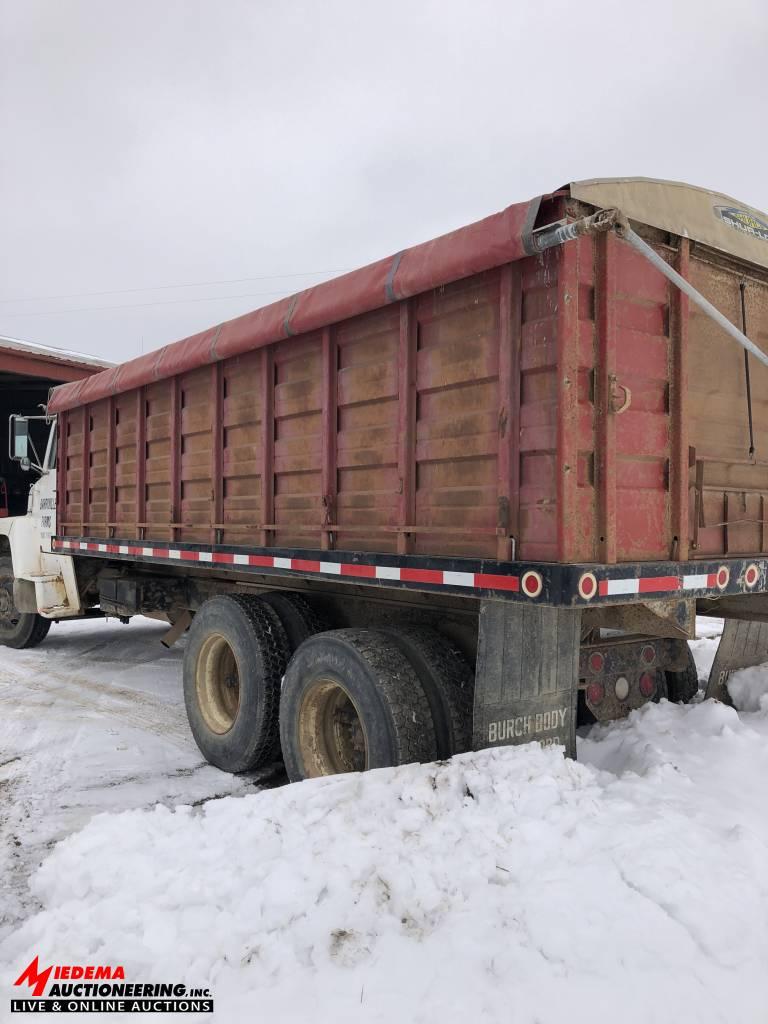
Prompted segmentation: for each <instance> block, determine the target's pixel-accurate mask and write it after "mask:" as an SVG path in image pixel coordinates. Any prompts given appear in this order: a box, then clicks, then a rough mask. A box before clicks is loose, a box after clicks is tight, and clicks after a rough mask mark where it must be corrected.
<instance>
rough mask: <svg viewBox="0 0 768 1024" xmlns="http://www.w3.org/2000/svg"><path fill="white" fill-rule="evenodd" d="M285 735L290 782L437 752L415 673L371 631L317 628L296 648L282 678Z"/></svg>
mask: <svg viewBox="0 0 768 1024" xmlns="http://www.w3.org/2000/svg"><path fill="white" fill-rule="evenodd" d="M280 739H281V741H282V748H283V758H284V760H285V767H286V771H287V772H288V778H289V779H290V780H291V782H298V781H300V780H302V779H308V778H317V777H318V776H322V775H336V774H339V773H342V772H357V771H366V770H367V769H370V768H390V767H393V766H394V765H400V764H410V763H412V762H417V761H433V760H434V759H435V757H436V756H437V744H436V739H435V728H434V724H433V721H432V715H431V713H430V708H429V704H428V702H427V698H426V696H425V693H424V689H423V687H422V685H421V682H420V681H419V678H418V675H417V674H416V672H415V671H414V669H413V668H412V666H411V664H410V662H409V661H408V659H407V657H406V656H405V655H404V654H403V652H402V651H401V650H400V649H399V648H398V646H397V645H396V644H395V643H394V641H393V640H392V639H391V637H389V636H387V634H385V633H383V632H379V631H377V630H372V629H337V630H333V631H331V632H326V633H318V634H316V635H315V636H312V637H310V638H309V639H308V640H306V641H305V642H304V643H303V644H302V645H301V646H300V647H299V649H298V650H297V651H296V653H295V654H294V656H293V658H292V659H291V662H290V665H289V666H288V670H287V672H286V674H285V680H284V682H283V693H282V699H281V703H280Z"/></svg>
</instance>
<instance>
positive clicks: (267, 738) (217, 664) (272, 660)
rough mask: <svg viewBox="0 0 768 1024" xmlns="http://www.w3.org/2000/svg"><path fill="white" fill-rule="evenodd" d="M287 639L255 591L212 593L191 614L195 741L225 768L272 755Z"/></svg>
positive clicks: (188, 699) (189, 666)
mask: <svg viewBox="0 0 768 1024" xmlns="http://www.w3.org/2000/svg"><path fill="white" fill-rule="evenodd" d="M287 661H288V640H287V637H286V635H285V630H284V629H283V627H282V624H281V622H280V619H279V618H278V616H277V614H276V613H275V611H274V610H273V609H272V608H271V607H270V606H269V605H268V604H265V603H264V602H263V601H261V600H260V599H259V598H258V597H251V596H243V595H240V594H232V595H226V596H219V597H212V598H210V599H209V600H208V601H206V602H205V604H203V606H202V608H201V609H200V611H199V612H198V613H197V614H196V615H195V617H194V619H193V620H192V625H191V626H190V629H189V639H188V641H187V645H186V648H185V650H184V668H183V676H184V702H185V704H186V708H187V718H188V720H189V726H190V729H191V730H192V735H193V736H194V738H195V742H196V743H197V745H198V747H199V748H200V752H201V753H202V755H203V756H204V757H205V759H206V760H207V761H209V762H210V763H211V764H213V765H216V767H217V768H221V769H222V771H225V772H244V771H248V770H249V769H253V768H260V767H261V766H262V765H264V764H267V763H268V762H269V761H270V760H271V759H272V758H273V756H274V751H275V748H276V744H277V737H278V721H279V708H280V683H281V680H282V677H283V674H284V672H285V666H286V663H287Z"/></svg>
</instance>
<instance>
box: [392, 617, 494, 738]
mask: <svg viewBox="0 0 768 1024" xmlns="http://www.w3.org/2000/svg"><path fill="white" fill-rule="evenodd" d="M385 632H386V633H387V634H388V635H389V636H391V637H392V639H393V640H394V641H395V643H396V644H397V646H398V647H399V648H400V650H401V651H402V652H403V654H404V655H405V656H406V658H407V659H408V661H409V662H410V663H411V666H412V668H413V669H414V671H415V672H416V675H417V676H418V677H419V681H420V682H421V685H422V686H423V688H424V693H425V694H426V697H427V701H428V703H429V707H430V710H431V712H432V721H433V722H434V724H435V739H436V741H437V756H438V757H439V758H445V757H452V756H453V755H454V754H463V753H464V752H465V751H466V750H470V749H471V747H472V710H473V703H474V690H475V678H474V673H473V672H472V669H471V668H470V667H469V664H468V663H467V661H466V659H465V657H464V655H463V654H462V653H461V651H460V650H459V649H458V647H456V646H455V644H453V643H451V641H450V640H448V639H447V638H446V637H444V636H443V635H442V634H441V633H438V632H437V630H436V629H429V628H428V627H425V626H403V627H400V628H394V627H393V628H391V629H389V628H387V629H386V630H385Z"/></svg>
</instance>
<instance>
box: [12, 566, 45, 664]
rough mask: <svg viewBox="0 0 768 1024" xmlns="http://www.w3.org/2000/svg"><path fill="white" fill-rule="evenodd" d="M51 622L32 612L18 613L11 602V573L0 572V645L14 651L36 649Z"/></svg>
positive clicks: (43, 638)
mask: <svg viewBox="0 0 768 1024" xmlns="http://www.w3.org/2000/svg"><path fill="white" fill-rule="evenodd" d="M50 628H51V620H50V619H44V618H43V617H42V615H37V614H35V613H34V612H20V611H19V610H18V609H17V607H16V605H15V603H14V600H13V573H12V572H11V571H10V570H9V569H7V568H6V569H3V570H0V644H2V645H3V646H4V647H12V648H13V649H14V650H17V651H20V650H29V648H31V647H37V646H38V644H41V643H42V642H43V640H45V638H46V637H47V636H48V630H49V629H50Z"/></svg>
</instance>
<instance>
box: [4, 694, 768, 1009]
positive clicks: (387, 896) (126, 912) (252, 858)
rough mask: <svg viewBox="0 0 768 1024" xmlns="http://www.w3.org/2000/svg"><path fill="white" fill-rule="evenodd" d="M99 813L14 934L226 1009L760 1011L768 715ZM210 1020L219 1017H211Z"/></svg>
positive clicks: (641, 717) (9, 951) (659, 722)
mask: <svg viewBox="0 0 768 1024" xmlns="http://www.w3.org/2000/svg"><path fill="white" fill-rule="evenodd" d="M580 756H581V758H582V759H583V761H582V763H573V762H569V761H566V760H564V759H563V758H562V756H561V754H560V753H559V752H558V751H557V750H542V749H540V748H539V747H537V746H534V745H531V746H528V747H522V748H510V749H503V750H493V751H484V752H482V753H477V754H469V755H464V756H462V757H458V758H455V759H454V760H453V761H452V762H450V763H447V764H438V765H425V766H408V767H404V768H399V769H394V770H387V771H378V772H370V773H368V774H366V775H350V776H342V777H337V778H332V779H320V780H315V781H311V782H306V783H302V784H300V785H295V786H291V787H286V788H284V789H281V790H272V791H266V792H262V793H259V794H257V795H255V796H248V797H244V798H241V799H235V798H226V799H223V800H217V801H212V802H210V803H208V804H206V805H205V806H204V807H203V808H201V809H194V810H193V809H192V808H190V807H180V808H178V809H177V810H175V811H172V810H169V809H167V808H164V807H157V808H155V809H154V810H152V811H130V812H126V813H123V814H118V815H100V816H98V817H96V818H94V819H93V820H92V821H91V822H90V824H89V825H88V826H87V827H86V828H84V829H83V830H82V831H81V832H80V833H78V834H77V835H74V836H71V837H70V838H69V839H66V840H65V841H64V842H62V843H60V844H59V845H58V846H57V848H56V849H55V850H54V852H53V853H52V855H51V856H50V857H49V858H48V859H47V860H46V862H45V863H44V864H43V866H42V868H41V869H40V870H39V871H38V873H37V874H36V876H35V877H34V879H33V888H34V891H35V894H36V895H37V897H38V898H39V900H40V901H41V903H42V905H43V907H44V909H43V910H42V911H41V912H40V913H38V914H37V915H35V916H34V917H32V918H30V919H29V920H28V921H27V922H26V923H25V924H24V925H23V926H22V927H21V928H20V930H19V931H18V932H17V933H16V934H15V935H14V936H13V937H11V938H9V939H7V940H6V942H5V943H4V945H3V946H2V947H0V956H2V957H3V958H4V959H6V960H8V961H10V962H11V965H10V966H9V967H8V968H5V969H3V970H2V975H1V976H2V977H4V978H9V977H15V976H16V975H15V974H14V971H15V970H16V968H17V967H18V968H19V969H21V967H23V966H25V965H26V963H27V962H28V960H29V959H31V957H32V956H33V955H34V954H35V953H38V954H39V955H40V957H41V961H42V962H51V961H53V960H58V961H60V962H61V961H64V962H70V963H77V962H79V961H81V960H82V961H85V962H94V963H95V962H106V963H109V962H113V963H114V962H117V963H122V964H124V965H125V967H126V976H127V978H128V980H131V979H133V980H137V981H143V980H152V979H155V980H161V981H167V980H176V979H180V980H185V981H187V982H188V983H189V984H190V985H195V986H200V985H209V986H210V987H211V988H212V989H213V991H214V995H215V999H216V1005H217V1012H216V1020H220V1021H226V1022H227V1024H230V1022H239V1021H251V1020H272V1021H280V1022H281V1024H282V1022H289V1021H296V1022H298V1021H301V1022H306V1021H314V1022H324V1021H333V1022H335V1024H343V1022H346V1021H355V1022H360V1021H388V1022H389V1021H407V1022H416V1021H423V1022H433V1021H435V1022H437V1021H439V1022H441V1024H443V1022H453V1021H457V1022H458V1021H462V1022H466V1021H479V1020H483V1021H504V1022H509V1021H514V1022H515V1024H518V1022H528V1021H530V1022H533V1021H538V1022H540V1024H549V1022H553V1024H554V1022H557V1024H562V1020H563V1019H568V1020H569V1021H571V1022H574V1024H579V1022H582V1021H583V1022H587V1021H589V1022H591V1024H594V1022H596V1021H608V1020H611V1021H615V1020H621V1021H622V1022H643V1024H648V1022H654V1021H658V1022H664V1024H668V1022H670V1021H675V1022H685V1021H691V1022H693V1021H695V1022H696V1024H707V1022H710V1021H712V1022H714V1021H720V1022H722V1021H727V1022H728V1024H739V1022H745V1024H746V1022H749V1024H754V1022H756V1021H758V1020H763V1019H764V1014H765V1007H766V1005H768V982H767V981H766V978H767V977H768V872H767V871H766V865H768V814H766V811H767V810H768V797H767V796H766V788H765V780H766V778H768V710H766V709H765V708H764V709H763V711H762V712H760V713H757V714H753V715H742V716H739V714H738V713H737V712H736V711H734V710H733V709H730V708H727V707H725V706H723V705H720V704H716V703H714V702H711V701H710V702H704V703H702V704H699V705H695V706H689V707H687V708H683V707H677V706H673V705H671V704H668V703H666V702H663V703H662V704H660V705H652V706H650V707H647V708H645V709H643V710H642V711H640V712H638V713H636V714H634V715H632V717H631V719H630V720H628V721H626V722H622V723H620V724H618V725H615V726H612V727H610V728H606V729H594V730H593V731H592V733H591V734H590V736H589V737H588V738H586V739H585V740H583V741H582V742H581V747H580ZM208 1019H210V1018H208Z"/></svg>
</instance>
